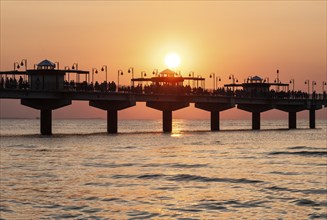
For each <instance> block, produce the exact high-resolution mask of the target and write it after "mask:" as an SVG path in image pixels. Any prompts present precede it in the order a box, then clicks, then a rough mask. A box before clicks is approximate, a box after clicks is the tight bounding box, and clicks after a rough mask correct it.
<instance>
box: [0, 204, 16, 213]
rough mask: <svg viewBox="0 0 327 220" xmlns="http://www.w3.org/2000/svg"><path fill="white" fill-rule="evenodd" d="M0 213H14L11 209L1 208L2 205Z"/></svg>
mask: <svg viewBox="0 0 327 220" xmlns="http://www.w3.org/2000/svg"><path fill="white" fill-rule="evenodd" d="M1 212H14V211H13V210H11V209H9V208H7V207H5V206H3V205H1V206H0V213H1Z"/></svg>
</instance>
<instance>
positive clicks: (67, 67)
mask: <svg viewBox="0 0 327 220" xmlns="http://www.w3.org/2000/svg"><path fill="white" fill-rule="evenodd" d="M65 70H69V66H65ZM67 77H68V83H69V73H67Z"/></svg>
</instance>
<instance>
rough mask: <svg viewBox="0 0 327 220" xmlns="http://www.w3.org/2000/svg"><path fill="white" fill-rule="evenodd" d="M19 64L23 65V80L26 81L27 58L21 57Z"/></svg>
mask: <svg viewBox="0 0 327 220" xmlns="http://www.w3.org/2000/svg"><path fill="white" fill-rule="evenodd" d="M20 66H23V67H25V72H26V73H25V75H24V81H26V74H27V59H22V61H21V62H20Z"/></svg>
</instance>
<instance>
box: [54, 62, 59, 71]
mask: <svg viewBox="0 0 327 220" xmlns="http://www.w3.org/2000/svg"><path fill="white" fill-rule="evenodd" d="M55 67H57V70H59V62H55Z"/></svg>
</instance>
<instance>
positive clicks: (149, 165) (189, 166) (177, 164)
mask: <svg viewBox="0 0 327 220" xmlns="http://www.w3.org/2000/svg"><path fill="white" fill-rule="evenodd" d="M207 166H208V164H184V163H166V164H159V163H151V164H145V165H143V167H170V168H186V169H188V168H190V169H191V168H202V167H207Z"/></svg>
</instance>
